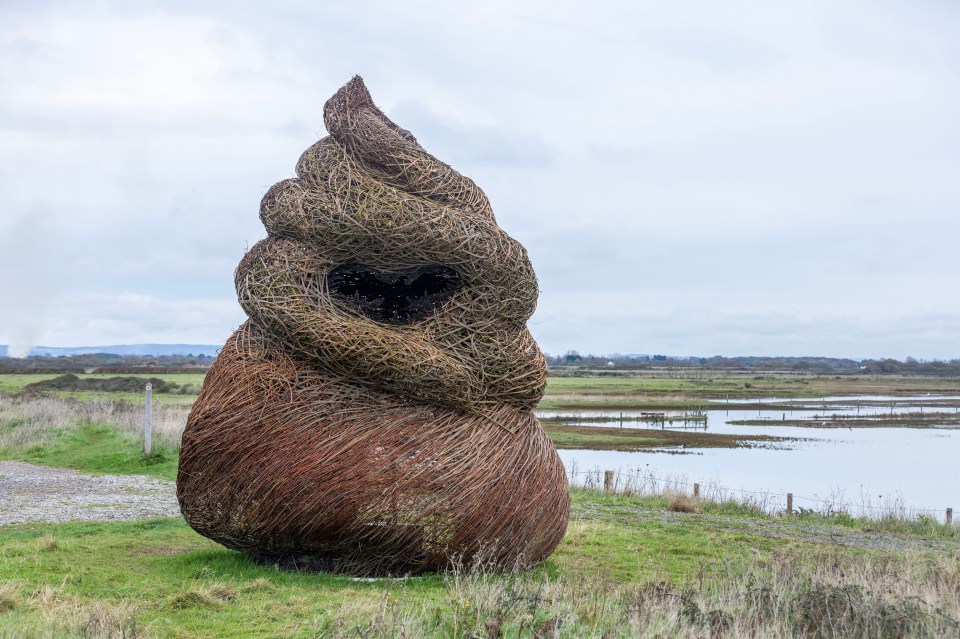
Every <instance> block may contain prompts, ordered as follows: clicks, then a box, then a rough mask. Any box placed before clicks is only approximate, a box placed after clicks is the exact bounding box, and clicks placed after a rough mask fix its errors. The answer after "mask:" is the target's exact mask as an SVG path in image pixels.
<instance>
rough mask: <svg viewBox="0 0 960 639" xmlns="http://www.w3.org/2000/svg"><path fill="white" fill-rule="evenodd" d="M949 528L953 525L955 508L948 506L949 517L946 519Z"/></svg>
mask: <svg viewBox="0 0 960 639" xmlns="http://www.w3.org/2000/svg"><path fill="white" fill-rule="evenodd" d="M946 524H947V528H950V527H951V526H953V508H947V519H946Z"/></svg>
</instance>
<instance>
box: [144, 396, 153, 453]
mask: <svg viewBox="0 0 960 639" xmlns="http://www.w3.org/2000/svg"><path fill="white" fill-rule="evenodd" d="M146 394H147V406H146V410H145V411H144V414H143V453H144V454H145V455H149V454H150V450H151V449H152V448H153V385H152V384H150V382H147V388H146Z"/></svg>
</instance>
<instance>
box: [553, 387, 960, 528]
mask: <svg viewBox="0 0 960 639" xmlns="http://www.w3.org/2000/svg"><path fill="white" fill-rule="evenodd" d="M958 405H960V396H954V395H950V396H944V395H916V396H906V397H905V396H897V397H893V396H883V395H863V396H856V397H821V398H814V399H790V398H775V397H774V398H764V399H759V400H758V399H745V400H730V401H729V402H722V403H719V404H718V403H711V404H709V405H705V407H704V408H700V409H686V410H676V411H661V412H660V413H655V412H649V411H619V410H617V411H569V410H568V411H559V410H544V411H538V414H539V416H540V417H541V418H542V419H544V421H545V422H546V423H554V424H570V425H577V426H580V427H586V426H596V427H603V428H611V427H614V428H620V427H623V428H647V429H651V428H652V429H663V430H666V431H670V430H673V431H684V432H690V433H691V434H692V433H695V432H699V433H705V434H707V433H709V434H718V435H734V436H736V435H742V436H748V435H749V436H756V435H765V436H769V437H776V438H790V439H788V440H785V441H780V442H772V443H764V442H758V443H757V444H756V445H754V446H747V447H737V448H690V447H686V446H684V447H681V446H682V444H681V445H675V446H665V447H662V448H657V449H653V450H637V451H623V450H595V449H594V450H583V449H580V450H560V456H561V458H562V459H563V461H564V464H565V465H566V467H567V470H568V472H571V471H573V473H574V477H572V479H573V480H574V481H590V480H591V478H592V480H593V481H595V480H596V477H597V473H598V472H602V471H604V470H613V471H617V472H618V473H619V475H620V476H622V477H633V478H634V479H635V481H645V480H644V479H643V478H647V479H649V480H651V481H652V480H653V479H652V478H654V477H659V478H660V479H661V480H663V479H667V480H671V481H674V482H677V483H678V484H680V485H679V486H678V488H681V489H682V488H684V487H687V488H690V487H692V484H693V483H694V482H697V483H700V484H701V485H702V486H704V487H706V486H712V487H720V488H723V489H725V490H728V491H731V492H732V493H735V494H745V495H756V496H757V499H758V500H765V503H767V505H768V506H770V507H776V506H777V505H778V504H779V507H780V508H783V506H784V505H785V503H784V502H783V497H784V496H785V494H786V493H788V492H790V493H793V494H794V508H798V509H799V508H809V509H813V510H818V511H822V510H825V509H830V508H846V509H847V510H849V511H850V512H852V513H855V514H860V513H872V514H874V515H877V514H882V513H883V512H887V511H895V512H897V513H900V514H907V515H916V514H929V515H930V516H935V517H938V518H940V519H942V518H943V517H944V511H945V509H946V508H947V507H955V508H960V427H958V421H957V420H958V412H960V408H958ZM921 416H922V417H921ZM678 453H681V454H678ZM740 491H743V492H740Z"/></svg>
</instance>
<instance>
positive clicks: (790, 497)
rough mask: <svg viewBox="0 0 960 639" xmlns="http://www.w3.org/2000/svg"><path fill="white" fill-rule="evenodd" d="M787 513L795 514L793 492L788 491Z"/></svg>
mask: <svg viewBox="0 0 960 639" xmlns="http://www.w3.org/2000/svg"><path fill="white" fill-rule="evenodd" d="M787 514H788V515H792V514H793V493H787Z"/></svg>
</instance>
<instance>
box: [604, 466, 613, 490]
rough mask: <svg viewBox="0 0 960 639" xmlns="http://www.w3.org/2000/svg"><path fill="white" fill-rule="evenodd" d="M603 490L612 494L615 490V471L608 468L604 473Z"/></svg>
mask: <svg viewBox="0 0 960 639" xmlns="http://www.w3.org/2000/svg"><path fill="white" fill-rule="evenodd" d="M603 492H605V493H607V494H610V493H612V492H613V471H612V470H606V471H604V473H603Z"/></svg>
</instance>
